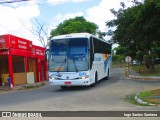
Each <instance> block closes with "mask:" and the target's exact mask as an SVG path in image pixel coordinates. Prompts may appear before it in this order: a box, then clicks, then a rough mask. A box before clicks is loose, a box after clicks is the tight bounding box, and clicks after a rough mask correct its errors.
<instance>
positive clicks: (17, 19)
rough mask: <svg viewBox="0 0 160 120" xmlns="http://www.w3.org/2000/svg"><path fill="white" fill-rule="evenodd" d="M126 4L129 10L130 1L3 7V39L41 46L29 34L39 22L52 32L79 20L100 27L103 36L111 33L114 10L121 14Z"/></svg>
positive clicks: (64, 0) (63, 0) (66, 0)
mask: <svg viewBox="0 0 160 120" xmlns="http://www.w3.org/2000/svg"><path fill="white" fill-rule="evenodd" d="M2 1H14V0H2ZM122 1H124V2H125V3H126V5H127V6H130V5H131V3H130V2H128V1H130V0H30V1H26V2H17V3H7V4H1V3H0V35H3V34H13V35H16V36H19V37H23V38H26V39H29V40H32V41H33V44H36V45H41V44H40V42H39V41H38V37H37V36H36V35H34V34H32V33H31V32H30V31H29V29H32V28H33V27H34V26H35V25H36V24H35V22H34V19H35V18H37V19H38V20H39V21H40V22H41V23H45V24H46V25H49V26H50V27H49V29H50V30H51V29H54V28H56V26H57V25H58V24H59V23H61V22H63V21H64V20H66V19H68V18H73V17H76V16H84V17H85V19H87V20H88V21H91V22H94V23H96V24H97V25H98V26H99V29H100V30H101V31H102V32H105V31H107V27H106V25H105V22H106V21H108V20H111V19H113V18H114V16H113V15H112V14H111V13H110V9H112V8H114V9H116V10H117V9H118V8H119V7H120V5H119V3H120V2H122ZM0 2H1V1H0ZM106 39H109V37H107V38H106Z"/></svg>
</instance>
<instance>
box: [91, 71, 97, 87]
mask: <svg viewBox="0 0 160 120" xmlns="http://www.w3.org/2000/svg"><path fill="white" fill-rule="evenodd" d="M97 81H98V75H97V72H96V75H95V82H94V83H93V84H91V87H95V86H96V84H97Z"/></svg>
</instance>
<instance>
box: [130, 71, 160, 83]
mask: <svg viewBox="0 0 160 120" xmlns="http://www.w3.org/2000/svg"><path fill="white" fill-rule="evenodd" d="M128 77H129V78H132V79H135V80H151V81H160V77H158V76H140V74H139V73H137V72H136V71H134V70H133V69H130V72H129V75H128Z"/></svg>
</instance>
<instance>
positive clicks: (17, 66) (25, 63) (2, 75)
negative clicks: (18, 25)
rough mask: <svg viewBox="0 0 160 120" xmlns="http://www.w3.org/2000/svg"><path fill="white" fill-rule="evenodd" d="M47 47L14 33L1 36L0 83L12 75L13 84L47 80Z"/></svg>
mask: <svg viewBox="0 0 160 120" xmlns="http://www.w3.org/2000/svg"><path fill="white" fill-rule="evenodd" d="M44 53H45V48H43V47H39V46H35V45H33V44H32V41H29V40H26V39H24V38H20V37H17V36H13V35H9V34H7V35H1V36H0V85H2V83H6V82H7V77H8V75H10V76H11V82H12V84H13V85H14V84H27V83H34V82H40V81H44V80H47V71H48V70H47V63H46V62H45V55H44Z"/></svg>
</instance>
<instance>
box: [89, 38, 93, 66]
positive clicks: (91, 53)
mask: <svg viewBox="0 0 160 120" xmlns="http://www.w3.org/2000/svg"><path fill="white" fill-rule="evenodd" d="M89 42H90V44H89V45H90V69H92V63H93V61H94V50H93V49H94V48H93V47H94V46H93V37H90V40H89Z"/></svg>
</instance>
